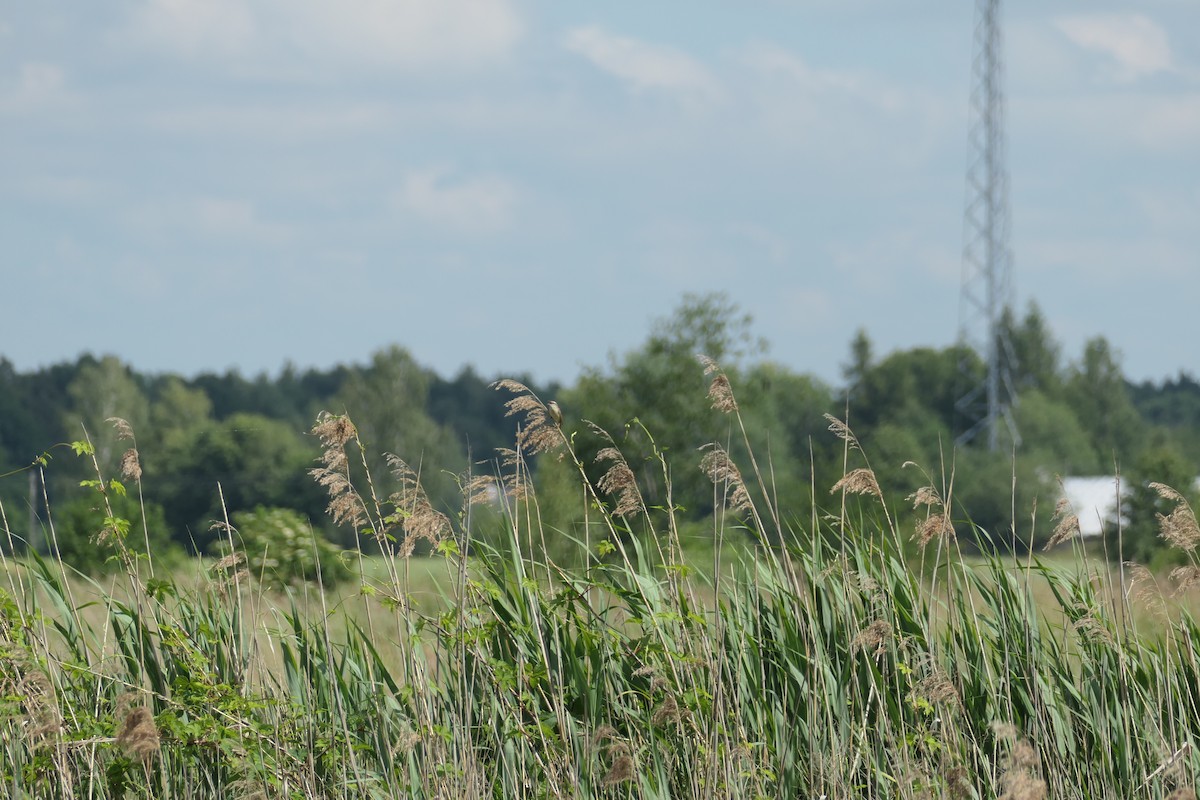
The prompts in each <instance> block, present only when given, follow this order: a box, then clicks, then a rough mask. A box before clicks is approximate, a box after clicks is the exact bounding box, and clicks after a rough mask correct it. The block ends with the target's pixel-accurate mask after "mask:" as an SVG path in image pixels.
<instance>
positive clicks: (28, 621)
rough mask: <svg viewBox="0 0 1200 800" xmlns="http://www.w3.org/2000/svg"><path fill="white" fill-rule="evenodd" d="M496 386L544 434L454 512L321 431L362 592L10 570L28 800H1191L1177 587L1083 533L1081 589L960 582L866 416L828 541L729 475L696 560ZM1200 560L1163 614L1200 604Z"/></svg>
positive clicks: (11, 673)
mask: <svg viewBox="0 0 1200 800" xmlns="http://www.w3.org/2000/svg"><path fill="white" fill-rule="evenodd" d="M706 366H709V367H710V371H711V372H712V373H713V374H714V376H715V377H714V381H713V388H712V394H711V396H712V398H713V402H714V407H715V408H716V409H717V410H718V411H722V412H724V413H728V414H730V415H731V421H732V424H731V426H730V430H731V431H733V432H734V433H735V435H737V432H738V431H739V428H740V417H738V413H739V412H738V406H737V403H736V402H735V401H734V399H733V395H732V389H731V387H730V385H729V381H728V379H727V378H726V377H725V376H724V374H723V373H721V372H720V370H719V368H717V367H716V365H712V364H706ZM499 388H501V389H503V390H505V391H507V392H509V393H510V394H511V399H510V400H509V401H508V403H509V408H510V411H511V412H512V413H514V414H516V415H519V416H520V417H521V418H522V419H523V426H522V428H521V433H520V435H519V437H518V441H517V442H516V446H515V447H514V449H512V450H511V451H506V452H504V453H503V454H501V458H500V460H499V461H498V462H497V467H498V468H497V470H496V474H493V475H487V476H467V477H465V478H464V480H463V487H464V495H465V498H466V502H465V503H464V507H463V510H462V513H461V514H458V515H455V516H448V515H446V514H444V513H442V512H439V511H438V510H436V509H434V508H433V507H432V506H431V505H430V503H429V502H428V499H427V498H426V497H425V495H424V494H423V492H422V490H421V488H420V482H419V479H418V476H417V475H416V473H415V472H414V471H413V470H410V469H409V468H408V467H407V465H405V464H404V463H403V462H402V461H400V460H399V459H395V460H394V461H393V468H394V470H395V473H396V475H397V477H398V478H399V481H398V485H399V486H400V489H399V491H397V492H396V493H395V494H393V495H391V496H389V497H388V498H378V497H376V492H375V488H374V483H373V481H372V480H371V476H370V475H369V474H366V473H365V472H364V471H363V467H364V465H365V459H363V458H361V455H362V453H361V443H359V442H358V439H357V433H356V431H355V429H354V426H353V423H352V421H351V420H349V419H347V418H346V417H337V416H329V415H324V416H322V418H321V419H319V420H318V422H317V425H316V427H315V428H314V433H315V434H316V435H317V436H319V437H320V438H321V440H322V443H323V445H324V446H325V455H324V457H323V458H322V461H321V464H320V466H319V467H318V469H317V470H315V474H314V477H315V478H316V479H317V480H318V481H320V482H321V483H322V485H324V486H325V487H326V488H327V489H328V490H329V492H330V514H331V515H332V517H333V518H334V519H335V520H336V521H337V522H338V523H339V524H344V525H349V526H353V528H354V530H355V531H357V532H359V535H360V536H361V537H363V543H364V544H365V543H366V540H368V539H374V540H376V542H375V543H376V544H378V545H379V546H380V547H381V548H382V549H383V550H384V551H385V552H387V553H389V555H388V556H387V557H385V558H384V559H382V561H379V562H375V564H376V567H375V568H368V564H369V563H370V562H368V561H367V560H366V559H360V560H359V561H358V562H357V563H358V564H359V570H360V576H359V581H358V583H357V589H356V591H353V592H350V593H348V594H347V593H343V594H341V595H333V594H327V593H322V592H320V591H317V590H314V589H308V590H304V589H300V588H298V589H296V590H295V591H294V592H292V593H285V594H273V593H268V592H265V591H264V590H263V589H262V588H261V587H260V586H259V585H258V584H257V583H256V580H255V577H254V576H252V575H248V574H246V573H245V571H244V570H243V569H242V567H241V561H240V559H239V558H238V557H237V556H236V552H235V553H234V554H232V555H231V556H230V557H229V558H227V559H226V560H223V562H219V563H218V564H214V565H210V566H209V567H208V568H206V569H204V570H203V571H198V574H195V575H186V576H183V577H179V578H176V577H172V576H165V575H163V574H162V570H161V569H160V570H159V574H158V575H157V576H151V575H150V570H149V569H148V564H147V563H146V561H145V560H144V559H141V558H138V557H137V555H136V554H135V553H133V551H132V550H131V549H130V548H129V547H128V546H127V545H126V543H125V541H124V540H123V539H122V537H121V535H119V534H120V533H121V532H120V531H119V528H120V526H119V525H115V526H114V525H112V524H109V521H108V520H106V524H105V529H106V530H108V529H109V528H116V529H117V530H116V534H117V535H114V532H113V531H109V533H108V535H107V536H106V537H105V538H106V540H107V541H106V542H105V543H104V545H105V546H107V547H112V548H114V552H116V553H117V555H118V559H119V561H120V563H121V564H122V566H123V569H122V571H121V572H120V573H119V574H118V579H116V580H115V581H110V582H108V583H106V584H104V585H100V584H98V583H88V582H86V581H84V580H83V579H81V578H78V577H72V576H70V575H69V572H68V571H67V570H64V568H63V567H62V566H61V565H60V564H57V563H55V562H53V560H47V559H43V558H40V557H38V556H36V555H30V556H27V557H23V558H20V559H15V558H9V559H8V560H7V561H6V562H5V564H4V567H5V569H4V570H3V572H2V574H0V582H2V585H0V780H2V781H3V784H4V791H5V792H6V794H7V796H9V797H12V798H56V799H57V798H96V799H97V800H102V799H106V798H126V797H158V798H187V799H189V800H190V799H191V798H210V797H222V798H226V797H228V798H256V799H261V800H267V799H268V798H271V799H274V798H335V799H338V800H340V799H341V798H401V797H404V798H407V797H420V798H443V797H445V798H512V797H545V798H688V797H691V798H710V797H721V798H796V797H813V798H818V797H826V798H851V797H853V798H859V797H863V798H875V797H878V798H897V797H899V798H942V797H945V798H1012V799H1013V800H1034V799H1035V798H1045V797H1054V798H1111V797H1123V798H1127V797H1128V798H1133V797H1145V798H1164V797H1171V798H1175V800H1182V799H1183V798H1194V797H1195V794H1194V791H1193V786H1194V785H1195V778H1196V775H1197V774H1198V772H1200V751H1198V749H1197V747H1198V745H1200V659H1198V658H1197V653H1196V648H1197V646H1198V643H1200V625H1198V624H1197V621H1196V619H1195V617H1194V616H1193V614H1192V611H1191V606H1189V605H1188V603H1186V602H1180V601H1179V600H1178V598H1176V599H1174V600H1172V598H1171V597H1169V596H1168V597H1165V598H1164V597H1163V596H1162V593H1161V592H1159V589H1158V584H1157V583H1155V580H1154V579H1155V576H1151V575H1149V573H1146V572H1145V571H1144V570H1142V571H1139V570H1137V569H1135V568H1124V569H1110V568H1109V567H1108V565H1107V564H1104V563H1097V562H1095V561H1094V560H1089V556H1088V554H1087V551H1086V550H1085V549H1084V548H1083V546H1082V545H1081V544H1080V543H1079V542H1078V540H1075V541H1067V542H1066V543H1065V545H1064V547H1067V548H1071V553H1072V554H1073V555H1072V556H1071V557H1070V558H1068V559H1066V560H1064V559H1062V558H1061V557H1060V558H1056V559H1055V560H1054V561H1053V562H1049V561H1044V560H1042V559H1041V558H1039V557H1036V556H1030V557H1029V558H1028V559H1024V560H1022V561H1014V560H1013V559H1012V558H1011V557H1010V556H1005V555H999V554H997V555H989V556H983V557H973V558H967V557H964V555H963V553H962V552H961V550H960V548H959V546H958V532H957V531H956V530H955V523H954V510H953V505H952V491H951V490H950V489H949V488H948V487H944V486H934V485H930V486H928V487H926V489H924V490H922V491H920V492H918V493H916V494H915V495H914V496H913V498H911V500H912V503H913V505H914V506H915V507H916V508H917V509H918V510H919V511H920V518H919V524H918V525H917V526H916V528H915V529H914V530H901V524H900V523H899V522H897V521H896V520H895V519H894V518H893V515H892V513H891V512H889V511H888V506H887V505H885V504H884V503H883V502H882V498H881V497H880V496H879V495H880V494H881V493H880V490H879V485H878V482H877V481H876V480H875V476H874V473H873V472H872V471H871V468H870V466H869V463H868V462H867V460H866V454H864V453H862V452H861V449H860V448H859V445H858V442H857V440H856V439H855V438H854V435H853V432H852V431H851V430H850V429H849V428H847V427H846V426H845V425H844V424H843V423H841V422H840V421H838V420H831V429H832V431H833V434H834V435H838V436H841V437H842V439H843V441H844V442H845V444H846V454H847V459H846V464H847V469H846V470H845V477H844V478H843V479H842V481H840V482H839V483H838V485H837V486H835V487H833V488H834V490H835V491H834V493H833V494H832V495H830V498H831V504H832V505H833V506H834V510H833V511H832V513H830V514H829V515H826V516H816V517H814V518H812V519H809V520H805V521H793V522H791V523H789V522H787V517H786V508H783V507H779V506H775V505H771V506H769V507H760V506H761V504H757V505H756V501H755V497H759V498H761V497H769V496H770V492H769V491H764V489H765V488H766V486H765V485H766V484H769V480H764V478H763V477H762V475H763V472H764V470H761V469H760V465H759V464H757V463H755V462H754V461H753V457H752V456H751V457H750V460H749V462H748V463H746V464H737V463H735V461H734V459H733V457H732V456H730V454H729V452H730V448H731V446H732V444H731V443H726V446H722V445H713V446H711V447H709V448H707V449H706V450H705V451H704V453H703V468H704V469H705V471H706V472H707V473H708V475H709V476H710V477H711V478H712V479H713V482H714V491H715V497H716V499H717V507H718V510H717V512H716V513H715V514H714V518H713V523H712V535H713V538H714V543H715V546H714V547H713V549H712V556H711V558H712V563H711V564H707V563H706V564H704V565H697V564H696V563H695V562H694V561H692V560H690V559H689V558H688V556H687V554H686V553H685V550H684V548H683V547H682V546H681V544H680V538H679V532H678V531H679V524H678V521H677V520H676V519H675V515H674V512H672V510H671V509H672V508H674V504H673V501H672V500H671V499H670V498H668V501H667V502H666V503H664V504H662V506H661V507H660V508H657V509H654V508H647V504H646V502H645V500H644V499H643V498H642V497H641V496H640V494H639V492H638V486H637V482H636V481H635V480H633V475H632V471H631V470H630V467H629V465H628V464H626V463H625V462H624V460H623V457H622V455H621V452H620V450H619V448H618V447H617V445H616V443H615V442H612V441H611V439H609V440H608V441H609V442H610V443H611V445H612V446H611V447H608V448H604V449H603V450H602V451H601V458H600V459H599V462H600V467H601V468H602V469H604V470H605V472H604V475H603V477H602V478H600V479H599V480H595V481H594V480H592V479H591V478H589V474H590V473H589V469H590V468H591V467H592V466H593V465H586V464H583V463H582V462H580V461H579V460H578V457H577V456H576V454H575V451H574V450H573V448H572V439H571V437H570V436H568V435H566V434H565V433H564V432H563V428H562V427H561V426H562V417H561V411H560V410H559V409H558V408H557V406H551V405H548V404H547V403H545V402H543V400H542V399H541V398H538V397H536V396H534V395H533V394H532V393H530V392H529V391H528V390H527V389H526V388H525V387H523V386H521V385H520V384H516V383H513V382H503V383H502V385H501V386H500V387H499ZM593 433H594V434H595V435H598V436H606V434H604V433H603V432H602V431H593ZM534 456H538V457H540V458H556V457H561V458H563V459H564V460H565V461H567V462H568V463H570V464H572V465H574V467H575V469H576V470H577V471H578V474H579V486H580V492H581V494H580V497H581V502H582V503H583V504H584V505H585V506H586V509H585V514H586V516H587V520H586V528H585V531H586V533H585V536H584V537H583V538H582V540H581V541H579V542H575V543H574V544H572V545H571V547H572V548H573V550H572V552H571V553H570V555H569V557H568V558H566V559H563V558H559V559H557V560H556V559H554V558H551V557H549V556H548V555H547V554H548V553H550V552H552V551H553V552H557V553H562V552H564V550H563V546H562V544H561V542H558V543H556V545H555V547H553V548H551V547H548V546H547V542H548V540H551V539H556V538H557V539H561V538H562V534H561V533H558V532H556V531H554V530H552V529H550V527H549V525H548V524H546V523H544V522H543V521H542V520H541V518H540V516H539V506H538V502H537V487H536V481H535V480H534V477H535V476H534V474H533V473H532V471H531V470H530V459H532V458H533V457H534ZM859 463H861V464H863V466H853V467H852V466H851V465H852V464H859ZM661 466H662V469H663V471H664V476H669V471H668V470H667V464H666V461H665V459H664V460H662V464H661ZM763 466H764V467H766V465H763ZM679 468H682V466H680V467H679ZM765 472H766V473H767V474H769V467H767V468H766V469H765ZM744 476H751V477H749V478H747V477H744ZM96 483H97V484H98V485H99V486H100V487H101V488H103V487H105V486H108V485H111V484H106V483H105V476H102V475H98V476H97V482H96ZM931 484H932V482H931ZM668 485H669V481H668ZM756 487H757V489H756ZM668 493H669V491H668ZM864 500H865V501H866V502H865V505H864V504H863V503H862V502H860V501H864ZM1188 513H1190V509H1189V510H1188ZM110 516H111V514H110ZM1184 516H1185V515H1183V514H1182V513H1181V515H1180V517H1179V518H1175V519H1172V520H1171V523H1172V524H1173V525H1175V526H1176V529H1178V528H1179V526H1180V525H1183V526H1184V527H1186V520H1185V519H1184ZM1068 517H1069V515H1067V514H1064V519H1067V518H1068ZM1194 522H1195V520H1194V516H1193V517H1192V523H1191V524H1193V525H1194ZM961 524H962V523H961V522H960V523H959V525H960V526H961ZM3 525H4V528H5V533H7V535H8V536H9V539H10V541H11V540H12V539H13V538H14V534H13V533H12V531H11V530H9V529H8V524H7V521H6V520H4V521H3ZM135 533H136V532H135ZM231 533H232V532H231ZM1063 533H1064V537H1063V538H1064V539H1066V538H1067V536H1066V535H1065V534H1068V533H1069V532H1068V531H1067V530H1065V529H1064V531H1063ZM51 534H52V532H51ZM913 539H915V540H916V541H915V543H914V542H913V541H911V540H913ZM739 540H740V541H746V540H748V541H749V543H750V544H749V546H748V547H746V546H740V547H735V546H734V544H735V542H736V541H739ZM232 541H234V539H233V538H232V535H231V542H232ZM1184 543H1185V544H1186V542H1184ZM98 546H99V545H98ZM417 548H427V549H430V550H431V551H432V554H431V555H429V556H423V557H418V556H414V555H413V553H414V552H416V551H417ZM1187 552H1188V553H1189V558H1192V557H1193V556H1194V552H1193V551H1191V550H1188V551H1187ZM416 558H427V559H436V562H433V563H437V564H439V565H440V566H439V567H438V570H444V577H442V578H440V579H439V581H438V582H437V584H436V585H438V586H439V587H441V592H442V595H443V596H442V597H441V598H440V599H439V600H438V601H437V602H436V603H425V604H419V603H414V602H412V598H411V594H410V592H411V590H412V588H413V585H414V584H413V581H414V578H413V574H412V573H413V571H414V567H413V565H414V564H415V563H418V562H416V561H414V559H416ZM560 562H561V563H564V564H565V563H570V565H571V566H570V567H567V566H562V565H560ZM421 563H422V564H426V563H430V562H421ZM1189 563H1190V564H1191V565H1192V566H1191V570H1192V571H1188V570H1187V568H1185V569H1184V571H1182V572H1177V573H1176V574H1175V575H1174V578H1173V580H1172V579H1170V578H1163V587H1164V589H1163V591H1164V592H1165V593H1166V594H1167V595H1170V594H1171V593H1172V592H1174V593H1176V594H1178V593H1180V592H1182V593H1183V595H1182V596H1183V597H1184V598H1186V597H1188V596H1189V595H1187V592H1189V591H1192V592H1194V590H1189V589H1188V587H1187V583H1188V581H1189V579H1192V578H1194V577H1195V576H1196V575H1198V574H1200V573H1197V572H1195V570H1196V565H1195V561H1194V558H1193V560H1191V561H1189ZM719 576H725V577H723V578H722V577H719ZM429 585H430V584H428V583H426V584H425V586H426V588H427V587H428V586H429ZM1035 592H1036V594H1037V596H1038V598H1039V599H1037V600H1035V599H1034V594H1035ZM1135 611H1136V612H1137V613H1135ZM1151 619H1152V620H1153V624H1150V623H1149V622H1147V621H1146V620H1151Z"/></svg>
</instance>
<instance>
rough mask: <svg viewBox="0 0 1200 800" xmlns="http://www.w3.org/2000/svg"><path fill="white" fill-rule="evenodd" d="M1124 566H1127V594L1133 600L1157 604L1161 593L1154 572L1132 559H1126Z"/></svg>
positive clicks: (1146, 603)
mask: <svg viewBox="0 0 1200 800" xmlns="http://www.w3.org/2000/svg"><path fill="white" fill-rule="evenodd" d="M1125 566H1126V567H1128V568H1129V595H1130V596H1131V597H1132V598H1133V599H1134V601H1135V602H1138V603H1142V604H1144V605H1157V604H1158V603H1159V602H1160V600H1161V593H1160V592H1159V591H1158V581H1157V580H1155V579H1154V573H1152V572H1151V571H1150V570H1148V569H1146V567H1144V566H1142V565H1141V564H1138V563H1135V562H1133V561H1126V562H1125Z"/></svg>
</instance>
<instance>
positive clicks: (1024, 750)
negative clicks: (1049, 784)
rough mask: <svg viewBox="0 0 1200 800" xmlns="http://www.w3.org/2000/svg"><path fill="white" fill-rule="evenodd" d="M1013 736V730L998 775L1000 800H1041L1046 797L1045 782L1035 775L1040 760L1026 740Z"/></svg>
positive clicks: (1038, 768) (1014, 733)
mask: <svg viewBox="0 0 1200 800" xmlns="http://www.w3.org/2000/svg"><path fill="white" fill-rule="evenodd" d="M1008 727H1010V728H1011V726H1008ZM997 733H999V728H998V727H997ZM1015 735H1016V730H1015V729H1013V737H1014V738H1012V739H1011V741H1012V745H1011V748H1010V750H1009V752H1008V755H1007V756H1006V757H1005V759H1004V761H1003V767H1004V772H1003V773H1002V774H1001V775H1000V785H1001V787H1002V788H1003V789H1004V791H1003V793H1002V794H1001V795H1000V800H1043V798H1045V797H1046V782H1045V781H1043V780H1042V779H1041V778H1039V777H1038V774H1037V773H1038V772H1039V771H1040V769H1041V765H1042V759H1041V757H1040V756H1039V755H1038V752H1037V749H1036V748H1034V746H1033V745H1032V744H1030V743H1029V742H1028V740H1026V739H1018V738H1015Z"/></svg>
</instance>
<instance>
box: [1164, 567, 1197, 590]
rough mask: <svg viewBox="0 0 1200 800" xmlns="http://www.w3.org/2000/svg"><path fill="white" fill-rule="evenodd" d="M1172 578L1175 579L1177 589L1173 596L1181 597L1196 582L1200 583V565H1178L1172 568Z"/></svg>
mask: <svg viewBox="0 0 1200 800" xmlns="http://www.w3.org/2000/svg"><path fill="white" fill-rule="evenodd" d="M1170 577H1171V580H1173V581H1175V591H1174V592H1172V596H1173V597H1179V596H1180V595H1182V594H1184V593H1185V592H1187V590H1188V589H1191V588H1192V587H1193V586H1195V585H1196V584H1198V583H1200V567H1197V566H1194V565H1189V566H1186V567H1176V568H1175V569H1173V570H1171V576H1170Z"/></svg>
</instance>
